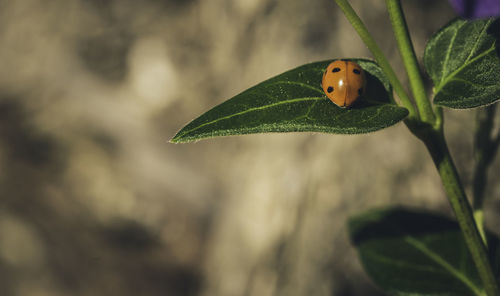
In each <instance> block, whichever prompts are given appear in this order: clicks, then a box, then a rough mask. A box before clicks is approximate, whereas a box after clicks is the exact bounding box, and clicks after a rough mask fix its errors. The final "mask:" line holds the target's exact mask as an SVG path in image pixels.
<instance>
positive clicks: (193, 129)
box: [173, 97, 325, 140]
mask: <svg viewBox="0 0 500 296" xmlns="http://www.w3.org/2000/svg"><path fill="white" fill-rule="evenodd" d="M319 100H325V98H324V97H303V98H297V99H291V100H284V101H280V102H276V103H272V104H268V105H264V106H259V107H252V108H248V109H245V110H243V111H240V112H237V113H233V114H229V115H226V116H224V117H219V118H217V119H215V120H212V121H209V122H205V123H204V124H201V125H199V126H197V127H195V128H192V129H190V130H187V131H185V132H184V133H182V134H180V135H179V137H176V138H174V139H173V140H179V139H181V138H183V137H184V136H185V135H187V134H189V133H192V132H194V131H196V130H198V129H200V128H202V127H204V126H207V125H211V124H215V123H217V122H219V121H222V120H226V119H230V118H232V117H235V116H239V115H243V114H246V113H250V112H253V111H258V110H264V109H267V108H272V107H275V106H279V105H284V104H292V103H297V102H306V101H319Z"/></svg>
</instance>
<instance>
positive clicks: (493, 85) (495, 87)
mask: <svg viewBox="0 0 500 296" xmlns="http://www.w3.org/2000/svg"><path fill="white" fill-rule="evenodd" d="M499 25H500V24H499V22H498V21H494V20H493V19H485V20H476V21H466V20H462V19H457V20H454V21H452V22H451V23H450V24H448V25H447V26H445V27H444V28H442V29H441V30H440V31H439V32H437V33H436V34H435V35H434V36H433V37H432V38H431V40H430V41H429V43H428V44H427V47H426V49H425V53H424V64H425V68H426V69H427V72H428V73H429V75H430V76H431V78H432V81H433V82H434V93H435V98H434V103H436V104H438V105H442V106H446V107H451V108H472V107H478V106H483V105H487V104H491V103H493V102H495V101H497V100H498V99H499V98H500V48H499V47H498V42H497V40H498V39H499V35H500V29H499Z"/></svg>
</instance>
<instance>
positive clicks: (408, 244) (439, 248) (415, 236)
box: [349, 209, 483, 296]
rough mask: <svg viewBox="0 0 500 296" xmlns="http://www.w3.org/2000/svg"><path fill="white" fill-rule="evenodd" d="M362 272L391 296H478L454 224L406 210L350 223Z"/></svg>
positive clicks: (379, 213) (479, 292)
mask: <svg viewBox="0 0 500 296" xmlns="http://www.w3.org/2000/svg"><path fill="white" fill-rule="evenodd" d="M349 231H350V235H351V239H352V241H353V243H354V245H355V246H356V247H357V249H358V253H359V256H360V259H361V262H362V264H363V266H364V267H365V270H366V272H367V273H368V274H369V275H370V276H371V277H372V279H373V280H374V281H375V282H376V283H377V284H378V285H379V286H380V287H381V288H383V289H384V290H386V291H388V292H391V293H393V294H396V295H410V294H411V295H467V296H470V295H482V293H483V290H482V286H481V284H480V281H479V278H478V275H477V272H476V269H475V266H474V264H473V262H472V259H471V257H470V254H469V252H468V249H467V247H466V245H465V241H464V239H463V236H462V233H461V232H460V230H459V227H458V224H457V223H455V222H453V221H451V220H448V219H447V218H444V217H441V216H437V215H434V214H430V213H426V212H417V211H411V210H407V209H388V210H376V211H372V212H369V213H366V214H363V215H360V216H357V217H354V218H351V219H350V221H349Z"/></svg>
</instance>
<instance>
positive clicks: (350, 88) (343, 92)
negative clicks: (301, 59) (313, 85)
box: [321, 60, 366, 107]
mask: <svg viewBox="0 0 500 296" xmlns="http://www.w3.org/2000/svg"><path fill="white" fill-rule="evenodd" d="M365 84H366V79H365V72H364V71H363V69H362V68H361V67H360V66H359V65H358V64H356V63H354V62H351V61H343V60H336V61H333V62H332V63H330V65H328V67H326V70H325V73H323V80H322V82H321V86H322V87H323V91H324V92H325V94H326V96H327V97H328V98H329V99H330V100H331V101H332V102H334V103H335V105H337V106H339V107H349V106H351V105H352V104H353V103H354V102H355V101H356V100H357V99H358V98H359V97H360V96H361V95H363V93H364V92H365Z"/></svg>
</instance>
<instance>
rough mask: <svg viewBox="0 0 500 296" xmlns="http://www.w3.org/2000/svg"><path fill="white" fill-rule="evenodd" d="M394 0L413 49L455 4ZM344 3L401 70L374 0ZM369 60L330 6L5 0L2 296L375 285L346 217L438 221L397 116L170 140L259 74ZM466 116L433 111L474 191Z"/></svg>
mask: <svg viewBox="0 0 500 296" xmlns="http://www.w3.org/2000/svg"><path fill="white" fill-rule="evenodd" d="M403 2H404V6H405V9H406V11H407V13H408V21H409V26H410V29H411V32H412V34H413V38H414V42H415V45H416V48H417V52H418V53H419V56H421V53H422V51H423V48H424V46H425V40H426V39H427V38H428V37H429V36H430V35H431V34H432V32H434V31H435V30H437V29H438V28H439V27H440V26H442V25H443V24H445V23H446V22H448V21H449V20H450V19H451V18H452V17H453V16H454V14H453V11H452V10H451V9H450V7H449V5H448V3H447V1H444V0H440V1H434V0H426V1H421V0H413V1H403ZM352 3H353V6H354V7H355V9H357V11H358V12H359V13H360V15H361V17H362V18H363V19H364V20H365V22H366V23H367V25H368V27H369V28H370V29H371V31H372V32H373V34H374V36H375V38H376V39H377V40H378V41H379V42H380V44H381V46H382V48H383V50H384V51H385V52H386V53H387V55H388V56H389V57H390V58H391V61H392V62H393V64H394V65H398V64H399V63H400V62H399V56H398V53H397V49H396V48H395V47H394V41H393V38H392V31H391V29H390V26H389V24H388V18H387V15H386V12H385V8H384V3H383V1H375V0H373V1H368V0H358V1H352ZM369 56H370V55H369V53H368V52H367V50H366V49H365V47H364V46H363V45H362V43H361V41H360V40H359V38H358V37H357V36H356V34H355V32H354V31H353V29H352V28H351V27H350V25H349V24H348V23H347V21H346V20H345V18H344V17H343V15H341V14H340V12H339V10H338V9H337V7H336V6H335V4H334V1H333V0H317V1H303V0H184V1H182V0H163V1H162V0H147V1H146V0H145V1H134V0H119V1H118V0H115V1H111V0H109V1H104V0H52V1H42V0H18V1H14V0H0V168H1V170H0V295H2V296H3V295H5V296H11V295H15V296H17V295H19V296H34V295H37V296H38V295H40V296H42V295H43V296H48V295H50V296H52V295H54V296H58V295H78V296H79V295H124V296H127V295H207V296H209V295H210V296H211V295H220V296H226V295H227V296H232V295H259V296H260V295H262V296H266V295H381V292H380V291H379V290H378V289H377V288H376V287H374V286H373V284H372V283H371V282H370V280H369V279H368V278H367V277H366V276H365V275H364V273H363V271H362V269H361V266H360V264H359V262H358V259H357V257H356V254H355V251H354V249H353V248H352V247H351V245H350V243H349V241H348V236H347V232H346V228H345V222H346V219H347V218H348V217H349V216H351V215H353V214H356V213H361V212H363V211H365V210H367V209H369V208H372V207H383V206H390V205H405V206H416V207H421V208H430V209H434V210H436V211H441V212H443V213H447V214H449V213H450V212H449V206H448V203H447V201H446V198H445V196H444V194H443V191H442V188H441V185H440V181H439V179H438V175H437V173H436V171H435V169H434V167H433V164H432V162H431V160H430V157H429V156H428V155H427V154H426V151H425V149H424V147H423V145H421V144H420V142H419V141H418V140H416V139H415V138H414V137H413V136H411V135H410V134H409V132H408V131H407V129H406V128H405V126H404V125H403V124H398V125H396V126H394V127H391V128H388V129H386V130H383V131H379V132H376V133H373V134H367V135H358V136H341V135H326V134H309V133H300V134H268V135H249V136H242V137H228V138H218V139H213V140H206V141H200V142H198V143H194V144H184V145H174V144H170V143H168V140H169V139H170V138H171V137H172V136H173V135H174V134H175V132H176V131H177V130H179V129H180V128H181V127H182V126H183V125H184V124H186V123H187V122H188V121H190V120H191V119H193V118H194V117H196V116H198V115H200V114H201V113H202V112H204V111H205V110H207V109H209V108H210V107H212V106H214V105H216V104H218V103H220V102H223V101H224V100H226V99H228V98H230V97H231V96H233V95H235V94H237V93H238V92H240V91H242V90H244V89H246V88H248V87H250V86H252V85H254V84H256V83H258V82H260V81H262V80H264V79H267V78H269V77H271V76H273V75H276V74H279V73H281V72H283V71H285V70H288V69H291V68H294V67H296V66H298V65H301V64H304V63H307V62H312V61H318V60H324V59H330V58H335V57H369ZM396 69H397V71H399V72H400V73H402V72H401V68H400V67H399V68H398V67H396ZM474 113H475V111H472V112H471V111H453V112H447V113H446V120H447V123H446V124H447V125H446V127H447V130H446V132H447V136H448V138H449V142H450V145H451V149H452V152H453V154H454V156H455V158H456V161H457V163H458V166H459V169H460V172H461V174H462V177H463V180H464V183H465V185H466V188H467V190H468V191H469V192H470V184H471V178H472V176H471V174H472V166H473V151H472V138H473V130H474ZM498 172H500V163H499V161H498V160H497V161H496V162H495V164H494V166H493V168H492V170H491V172H490V187H489V189H488V191H487V195H488V196H489V197H490V198H489V200H488V204H489V209H490V210H488V211H487V213H486V214H487V215H488V216H487V221H488V223H489V224H490V225H498V221H496V220H495V217H494V215H493V213H494V212H495V211H496V210H497V209H498V208H499V199H500V185H499V184H497V182H496V180H498V178H496V176H498ZM497 220H498V219H497Z"/></svg>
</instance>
